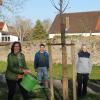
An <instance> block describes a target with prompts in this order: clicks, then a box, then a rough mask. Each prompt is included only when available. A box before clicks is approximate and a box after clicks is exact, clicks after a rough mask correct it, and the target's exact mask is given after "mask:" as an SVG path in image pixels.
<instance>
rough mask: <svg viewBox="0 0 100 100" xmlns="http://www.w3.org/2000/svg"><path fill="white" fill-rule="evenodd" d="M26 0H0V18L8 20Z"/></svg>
mask: <svg viewBox="0 0 100 100" xmlns="http://www.w3.org/2000/svg"><path fill="white" fill-rule="evenodd" d="M24 2H26V0H0V4H1V5H2V6H1V7H0V19H1V20H4V21H8V20H9V18H10V17H11V16H15V15H16V14H17V13H18V12H19V11H20V10H21V9H22V6H23V4H24Z"/></svg>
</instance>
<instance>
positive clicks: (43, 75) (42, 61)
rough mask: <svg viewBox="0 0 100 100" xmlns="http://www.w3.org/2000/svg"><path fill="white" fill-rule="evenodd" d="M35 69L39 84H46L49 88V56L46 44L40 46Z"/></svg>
mask: <svg viewBox="0 0 100 100" xmlns="http://www.w3.org/2000/svg"><path fill="white" fill-rule="evenodd" d="M34 68H35V71H36V72H37V74H38V80H39V84H40V85H41V84H45V86H47V87H48V69H49V56H48V53H47V52H46V51H45V45H44V44H40V50H39V51H38V52H36V54H35V58H34Z"/></svg>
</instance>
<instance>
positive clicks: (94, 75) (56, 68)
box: [0, 61, 100, 80]
mask: <svg viewBox="0 0 100 100" xmlns="http://www.w3.org/2000/svg"><path fill="white" fill-rule="evenodd" d="M32 64H33V63H27V66H28V67H29V69H31V70H32V73H33V74H36V73H35V71H34V68H33V65H32ZM6 66H7V64H6V63H5V62H3V61H0V73H4V72H5V70H6ZM67 72H68V78H69V79H72V65H67ZM53 77H54V79H62V65H61V64H54V65H53ZM90 79H95V80H100V66H96V65H94V66H93V69H92V72H91V74H90Z"/></svg>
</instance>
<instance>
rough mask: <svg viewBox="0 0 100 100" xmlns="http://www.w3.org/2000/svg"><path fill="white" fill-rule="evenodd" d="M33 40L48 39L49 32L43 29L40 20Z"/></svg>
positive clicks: (34, 30) (35, 28)
mask: <svg viewBox="0 0 100 100" xmlns="http://www.w3.org/2000/svg"><path fill="white" fill-rule="evenodd" d="M32 34H33V35H32V36H33V39H45V38H47V32H46V30H45V29H44V28H43V25H42V23H41V21H40V20H37V21H36V25H35V27H34V29H33V32H32Z"/></svg>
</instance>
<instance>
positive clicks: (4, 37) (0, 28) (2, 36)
mask: <svg viewBox="0 0 100 100" xmlns="http://www.w3.org/2000/svg"><path fill="white" fill-rule="evenodd" d="M14 41H18V36H16V35H14V34H13V33H12V32H9V29H8V26H7V25H6V23H4V22H0V42H1V43H2V42H14Z"/></svg>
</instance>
